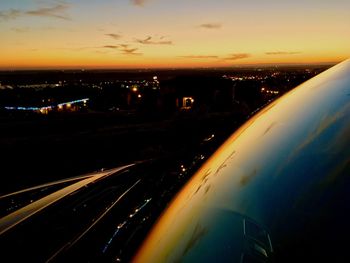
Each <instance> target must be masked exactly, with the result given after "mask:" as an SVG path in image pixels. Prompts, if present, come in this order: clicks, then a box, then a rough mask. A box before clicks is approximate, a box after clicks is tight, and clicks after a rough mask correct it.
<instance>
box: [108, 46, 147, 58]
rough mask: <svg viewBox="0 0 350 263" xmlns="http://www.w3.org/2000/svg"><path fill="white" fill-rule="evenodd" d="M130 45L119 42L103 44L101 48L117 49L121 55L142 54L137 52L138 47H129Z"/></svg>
mask: <svg viewBox="0 0 350 263" xmlns="http://www.w3.org/2000/svg"><path fill="white" fill-rule="evenodd" d="M129 46H130V45H128V44H120V45H105V46H103V47H102V48H108V49H117V50H119V51H120V52H121V53H122V54H123V55H137V56H140V55H143V53H140V52H137V51H138V50H139V49H138V48H129Z"/></svg>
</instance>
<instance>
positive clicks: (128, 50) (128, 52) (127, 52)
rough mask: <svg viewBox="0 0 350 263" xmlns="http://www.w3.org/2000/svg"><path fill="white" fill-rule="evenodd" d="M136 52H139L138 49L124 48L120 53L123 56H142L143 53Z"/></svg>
mask: <svg viewBox="0 0 350 263" xmlns="http://www.w3.org/2000/svg"><path fill="white" fill-rule="evenodd" d="M137 50H139V49H138V48H124V49H122V50H121V51H122V53H123V54H124V55H133V56H141V55H143V53H140V52H136V51H137Z"/></svg>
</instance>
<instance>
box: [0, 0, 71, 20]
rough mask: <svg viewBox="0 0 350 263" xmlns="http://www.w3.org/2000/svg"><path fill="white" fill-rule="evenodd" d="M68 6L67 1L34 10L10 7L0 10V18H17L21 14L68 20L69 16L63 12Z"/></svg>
mask: <svg viewBox="0 0 350 263" xmlns="http://www.w3.org/2000/svg"><path fill="white" fill-rule="evenodd" d="M69 8H70V5H69V4H67V3H59V4H57V5H54V6H52V7H40V8H37V9H34V10H27V11H23V10H20V9H10V10H7V11H0V19H1V20H11V19H17V18H19V17H21V16H41V17H53V18H58V19H64V20H70V17H69V16H68V15H67V14H66V13H65V12H66V11H67V10H68V9H69Z"/></svg>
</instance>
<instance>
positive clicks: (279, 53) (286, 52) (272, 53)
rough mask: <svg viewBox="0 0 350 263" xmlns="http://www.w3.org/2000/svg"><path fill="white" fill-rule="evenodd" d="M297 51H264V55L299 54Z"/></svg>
mask: <svg viewBox="0 0 350 263" xmlns="http://www.w3.org/2000/svg"><path fill="white" fill-rule="evenodd" d="M300 53H301V52H298V51H273V52H265V54H266V55H296V54H300Z"/></svg>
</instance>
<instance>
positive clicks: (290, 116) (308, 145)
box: [134, 60, 350, 263]
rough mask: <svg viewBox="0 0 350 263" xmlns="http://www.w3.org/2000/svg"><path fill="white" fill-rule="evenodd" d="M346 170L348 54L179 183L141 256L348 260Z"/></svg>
mask: <svg viewBox="0 0 350 263" xmlns="http://www.w3.org/2000/svg"><path fill="white" fill-rule="evenodd" d="M349 177H350V60H347V61H345V62H342V63H340V64H338V65H336V66H335V67H333V68H331V69H329V70H327V71H325V72H323V73H322V74H320V75H318V76H316V77H314V78H313V79H311V80H309V81H307V82H305V83H304V84H302V85H300V86H299V87H297V88H295V89H294V90H292V91H291V92H289V93H288V94H286V95H284V96H283V97H281V98H280V99H278V100H277V101H275V102H273V103H272V104H270V105H269V106H267V107H266V108H265V109H263V110H262V111H260V112H259V113H258V114H257V115H256V116H254V117H253V118H252V119H250V120H249V121H248V122H247V123H246V124H245V125H244V126H243V127H241V128H240V129H239V130H238V131H237V132H235V133H234V134H233V135H232V136H231V137H230V138H229V139H228V140H227V141H226V142H225V143H224V144H223V146H222V147H221V148H220V149H219V150H218V151H217V152H216V153H215V154H214V155H213V156H212V157H211V158H210V159H209V160H208V161H207V162H206V163H205V164H204V165H203V166H202V168H201V169H200V170H199V171H198V172H197V173H196V174H195V175H194V176H193V178H192V179H191V180H190V182H189V183H188V184H187V185H186V186H185V187H184V188H183V189H182V191H180V193H179V194H178V195H177V197H176V198H175V199H174V200H173V202H172V203H171V204H170V206H169V207H168V209H167V210H166V211H165V213H164V214H163V215H162V217H161V218H160V220H159V221H158V223H157V224H156V225H155V227H154V228H153V230H152V231H151V233H150V234H149V236H148V238H147V239H146V241H145V242H144V244H143V245H142V247H141V249H140V250H139V252H138V253H137V255H136V256H135V258H134V261H136V262H143V263H144V262H180V261H181V262H202V261H214V260H215V261H216V262H223V261H230V262H251V261H249V260H255V261H254V262H272V261H278V262H288V261H289V262H301V261H304V260H306V259H311V260H315V261H314V262H317V261H324V260H332V262H333V261H336V259H342V260H345V261H348V260H349V258H350V254H349V253H348V252H347V245H346V244H347V242H346V240H347V239H348V237H349V235H350V227H349V222H350V190H349V189H350V178H349ZM247 222H248V223H247ZM249 222H250V223H249ZM247 228H248V230H247ZM249 229H250V230H249ZM344 240H345V241H344ZM346 259H348V260H346ZM329 262H331V261H329Z"/></svg>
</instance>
